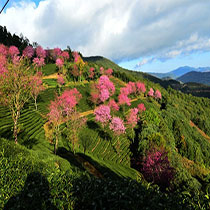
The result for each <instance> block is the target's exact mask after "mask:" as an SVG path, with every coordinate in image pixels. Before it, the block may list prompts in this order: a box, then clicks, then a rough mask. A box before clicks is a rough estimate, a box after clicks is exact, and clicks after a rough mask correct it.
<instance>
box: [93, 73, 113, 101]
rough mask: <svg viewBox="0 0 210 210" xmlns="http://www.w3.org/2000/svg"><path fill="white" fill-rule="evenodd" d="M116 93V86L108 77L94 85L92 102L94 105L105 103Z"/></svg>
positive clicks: (104, 76)
mask: <svg viewBox="0 0 210 210" xmlns="http://www.w3.org/2000/svg"><path fill="white" fill-rule="evenodd" d="M114 93H115V86H114V84H113V83H112V82H111V81H110V80H109V78H108V77H107V76H106V75H103V76H101V77H100V78H99V81H98V83H97V84H94V85H92V88H91V93H90V94H91V101H92V102H93V103H94V104H98V103H104V102H105V101H106V100H108V99H109V98H110V96H112V95H113V94H114Z"/></svg>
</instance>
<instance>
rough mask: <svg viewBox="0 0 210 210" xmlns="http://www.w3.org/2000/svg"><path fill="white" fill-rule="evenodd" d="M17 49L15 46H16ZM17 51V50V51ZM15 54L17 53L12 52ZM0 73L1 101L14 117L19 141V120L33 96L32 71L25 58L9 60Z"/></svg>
mask: <svg viewBox="0 0 210 210" xmlns="http://www.w3.org/2000/svg"><path fill="white" fill-rule="evenodd" d="M14 49H15V48H14ZM16 52H17V51H16ZM10 54H11V55H15V53H11V52H10ZM3 66H4V71H2V70H1V73H0V103H1V104H3V105H5V106H7V107H8V108H9V110H10V112H11V115H12V119H13V123H14V125H13V136H14V139H15V143H16V144H17V143H18V137H17V136H18V126H19V124H18V120H19V118H20V114H21V110H22V109H23V107H24V104H25V103H26V102H27V101H28V100H29V99H30V97H31V86H30V82H31V79H30V71H29V67H28V66H27V65H26V63H25V61H24V59H23V58H20V59H19V62H17V63H15V64H14V63H13V62H11V61H9V60H7V62H6V64H4V65H3Z"/></svg>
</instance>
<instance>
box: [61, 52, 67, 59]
mask: <svg viewBox="0 0 210 210" xmlns="http://www.w3.org/2000/svg"><path fill="white" fill-rule="evenodd" d="M61 56H62V57H63V58H64V59H66V60H67V59H69V53H68V52H66V51H63V52H62V53H61Z"/></svg>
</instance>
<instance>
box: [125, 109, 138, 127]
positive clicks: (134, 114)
mask: <svg viewBox="0 0 210 210" xmlns="http://www.w3.org/2000/svg"><path fill="white" fill-rule="evenodd" d="M138 112H139V110H138V109H137V108H133V109H130V110H129V113H128V115H127V116H126V120H127V122H126V124H127V125H128V127H129V128H132V129H133V128H134V127H135V126H136V125H137V122H138V119H139V117H138Z"/></svg>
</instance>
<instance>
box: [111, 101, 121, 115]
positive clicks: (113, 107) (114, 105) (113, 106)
mask: <svg viewBox="0 0 210 210" xmlns="http://www.w3.org/2000/svg"><path fill="white" fill-rule="evenodd" d="M108 106H109V107H110V109H111V111H113V112H116V111H119V109H120V108H119V106H118V104H117V103H116V101H115V100H114V99H111V100H109V103H108Z"/></svg>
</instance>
